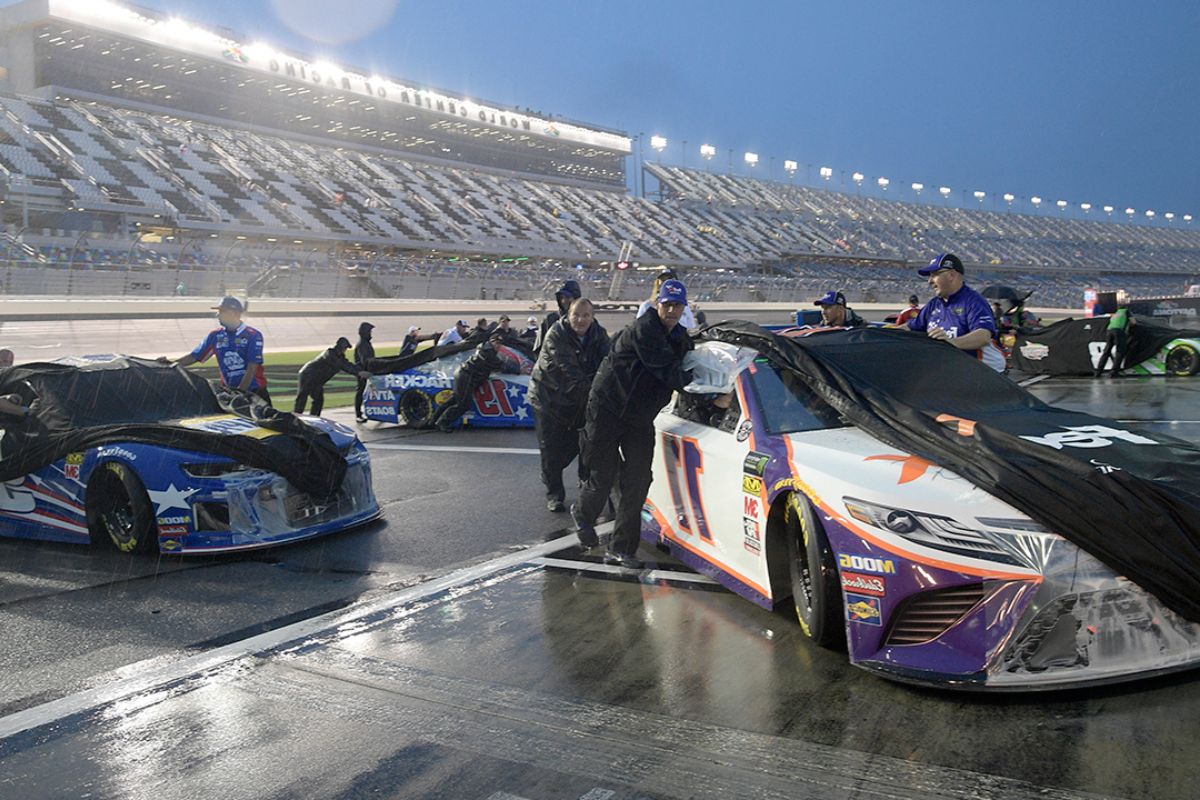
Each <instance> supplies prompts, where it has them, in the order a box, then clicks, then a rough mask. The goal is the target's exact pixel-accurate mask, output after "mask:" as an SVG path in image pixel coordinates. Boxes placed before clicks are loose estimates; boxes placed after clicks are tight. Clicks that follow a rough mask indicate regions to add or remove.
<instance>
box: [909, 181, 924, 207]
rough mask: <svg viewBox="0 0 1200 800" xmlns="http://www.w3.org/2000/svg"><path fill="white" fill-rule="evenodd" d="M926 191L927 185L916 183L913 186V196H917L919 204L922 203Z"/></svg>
mask: <svg viewBox="0 0 1200 800" xmlns="http://www.w3.org/2000/svg"><path fill="white" fill-rule="evenodd" d="M924 189H925V184H923V183H914V184H913V185H912V190H913V194H914V195H915V196H916V198H917V202H918V203H919V202H921V192H922V191H923V190H924Z"/></svg>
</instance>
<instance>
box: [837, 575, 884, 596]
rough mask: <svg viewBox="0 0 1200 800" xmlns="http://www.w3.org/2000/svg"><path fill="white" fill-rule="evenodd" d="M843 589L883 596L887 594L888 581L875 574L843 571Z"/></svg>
mask: <svg viewBox="0 0 1200 800" xmlns="http://www.w3.org/2000/svg"><path fill="white" fill-rule="evenodd" d="M842 589H844V590H845V591H847V592H855V593H857V594H866V595H870V596H871V597H883V596H884V595H885V594H887V581H885V580H884V579H883V578H880V577H877V576H875V575H861V574H859V573H857V572H843V573H842Z"/></svg>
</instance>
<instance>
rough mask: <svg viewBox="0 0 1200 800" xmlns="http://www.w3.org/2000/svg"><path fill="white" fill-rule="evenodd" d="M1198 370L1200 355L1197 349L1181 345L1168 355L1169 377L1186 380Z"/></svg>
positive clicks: (1167, 367)
mask: <svg viewBox="0 0 1200 800" xmlns="http://www.w3.org/2000/svg"><path fill="white" fill-rule="evenodd" d="M1197 368H1200V353H1197V352H1196V350H1195V348H1193V347H1191V346H1189V345H1186V344H1181V345H1179V346H1178V347H1176V348H1174V349H1172V350H1171V352H1169V353H1167V362H1166V369H1167V374H1168V375H1178V376H1179V377H1181V378H1186V377H1187V376H1188V375H1195V374H1196V369H1197Z"/></svg>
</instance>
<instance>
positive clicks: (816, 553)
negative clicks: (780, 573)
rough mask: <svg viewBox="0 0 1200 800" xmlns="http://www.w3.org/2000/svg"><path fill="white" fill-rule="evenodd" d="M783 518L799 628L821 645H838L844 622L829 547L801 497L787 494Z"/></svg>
mask: <svg viewBox="0 0 1200 800" xmlns="http://www.w3.org/2000/svg"><path fill="white" fill-rule="evenodd" d="M786 518H787V544H788V570H789V574H790V576H791V582H792V601H793V602H794V603H795V606H796V618H797V619H798V620H799V621H800V629H801V630H802V631H804V635H805V636H807V637H808V638H809V639H812V640H813V642H814V643H816V644H817V645H819V646H821V647H827V648H830V649H837V648H840V647H841V646H842V644H843V643H844V642H845V640H846V622H845V619H844V617H845V611H844V609H843V603H842V590H841V584H840V582H839V578H838V571H837V564H836V563H835V561H834V558H833V549H832V548H830V546H829V540H828V539H826V538H825V531H824V529H823V528H822V527H821V523H820V521H819V520H818V519H817V515H816V513H815V512H814V511H813V507H812V504H811V503H810V502H809V501H808V499H807V498H805V497H804V496H802V495H799V494H796V493H793V494H791V495H789V496H788V501H787V512H786Z"/></svg>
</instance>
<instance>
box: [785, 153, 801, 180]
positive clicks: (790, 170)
mask: <svg viewBox="0 0 1200 800" xmlns="http://www.w3.org/2000/svg"><path fill="white" fill-rule="evenodd" d="M798 169H800V165H799V164H798V163H796V162H795V161H793V160H792V159H790V158H789V159H787V160H786V161H784V162H783V171H784V172H786V173H787V174H788V177H789V178H794V177H796V170H798Z"/></svg>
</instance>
